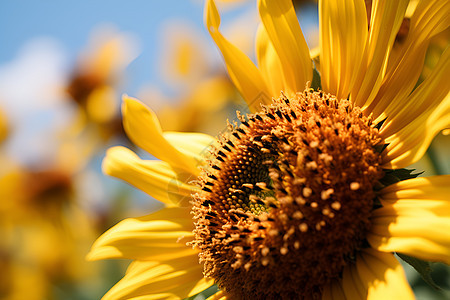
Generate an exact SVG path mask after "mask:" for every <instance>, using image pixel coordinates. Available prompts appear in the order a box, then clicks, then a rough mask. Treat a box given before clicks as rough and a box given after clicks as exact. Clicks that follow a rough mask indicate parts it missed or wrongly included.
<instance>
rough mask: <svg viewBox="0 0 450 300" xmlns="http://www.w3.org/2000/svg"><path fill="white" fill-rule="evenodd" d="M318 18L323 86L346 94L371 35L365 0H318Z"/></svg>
mask: <svg viewBox="0 0 450 300" xmlns="http://www.w3.org/2000/svg"><path fill="white" fill-rule="evenodd" d="M319 22H320V73H321V79H322V88H323V90H324V91H325V92H328V93H332V94H334V95H336V97H337V98H339V99H340V98H347V97H348V94H349V92H350V89H351V87H352V85H353V83H354V81H355V80H356V75H357V74H358V73H357V72H356V70H358V69H359V68H360V65H361V61H362V57H363V53H364V47H365V43H366V39H367V35H368V30H367V16H366V6H365V4H364V1H363V0H359V1H350V0H346V1H319Z"/></svg>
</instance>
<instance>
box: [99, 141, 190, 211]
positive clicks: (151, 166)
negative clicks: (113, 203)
mask: <svg viewBox="0 0 450 300" xmlns="http://www.w3.org/2000/svg"><path fill="white" fill-rule="evenodd" d="M102 167H103V172H104V173H106V174H108V175H110V176H114V177H117V178H119V179H122V180H124V181H126V182H128V183H129V184H131V185H133V186H135V187H136V188H138V189H140V190H142V191H144V192H145V193H147V194H149V195H150V196H152V197H155V198H156V199H157V200H159V201H161V202H163V203H165V204H166V205H169V206H173V205H176V206H183V205H188V202H189V200H190V197H191V194H192V193H194V192H195V190H196V187H195V186H192V185H190V184H188V183H187V182H189V181H191V180H193V179H195V178H196V177H194V176H192V175H191V174H189V173H184V172H182V171H181V170H175V169H174V168H173V167H172V166H170V165H169V164H168V163H166V162H163V161H159V160H142V159H140V158H139V157H138V156H137V155H136V154H135V153H134V152H133V151H131V150H129V149H127V148H125V147H121V146H117V147H113V148H110V149H108V151H107V152H106V157H105V158H104V160H103V165H102Z"/></svg>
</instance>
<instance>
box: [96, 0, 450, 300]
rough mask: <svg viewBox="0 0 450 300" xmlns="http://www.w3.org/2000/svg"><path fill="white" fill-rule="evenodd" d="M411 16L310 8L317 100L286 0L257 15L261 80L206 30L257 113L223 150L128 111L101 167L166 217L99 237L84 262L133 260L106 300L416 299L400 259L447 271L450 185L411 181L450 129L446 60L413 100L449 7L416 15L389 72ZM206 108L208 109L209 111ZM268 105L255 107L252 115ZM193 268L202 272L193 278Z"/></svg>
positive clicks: (138, 106)
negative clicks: (199, 299) (196, 298)
mask: <svg viewBox="0 0 450 300" xmlns="http://www.w3.org/2000/svg"><path fill="white" fill-rule="evenodd" d="M407 6H408V1H388V0H386V1H383V0H380V1H373V3H372V6H371V9H370V14H369V18H368V17H367V11H366V5H365V1H339V2H337V1H319V17H320V18H319V19H320V24H319V25H320V64H319V65H318V72H319V73H320V75H321V85H322V87H321V89H319V90H317V91H314V90H312V89H310V88H306V89H305V86H308V85H309V83H310V82H311V81H312V80H313V64H312V62H311V59H310V55H309V49H308V47H307V45H306V42H305V40H304V38H303V35H302V31H301V29H300V26H299V24H298V21H297V17H296V14H295V11H294V8H293V5H292V3H291V1H288V0H283V1H264V0H260V1H258V7H259V12H260V17H261V21H262V23H261V25H260V27H259V30H258V35H257V40H256V46H257V47H256V49H257V51H256V52H257V53H256V54H257V62H258V67H256V66H255V65H254V64H253V62H252V61H251V60H250V59H249V58H248V57H247V56H246V55H245V54H244V53H243V52H241V51H240V50H239V49H238V48H237V47H235V46H234V45H233V44H232V43H230V42H229V41H228V40H227V39H226V38H225V37H224V36H223V35H222V34H221V32H220V31H219V25H220V16H219V13H218V11H217V9H216V7H215V4H214V2H213V1H212V0H210V1H207V4H206V25H207V27H208V30H209V32H210V34H211V36H212V37H213V39H214V41H215V42H216V44H217V46H218V47H219V49H220V51H221V52H222V55H223V57H224V59H225V62H226V65H227V69H228V73H229V75H230V77H231V80H232V81H233V82H234V84H235V86H236V87H237V89H238V90H239V91H240V92H241V94H242V96H243V97H244V99H245V100H246V102H247V104H248V106H249V108H250V109H251V110H252V112H253V114H249V115H247V116H240V115H239V114H238V118H239V121H240V124H238V123H232V124H229V126H228V132H226V133H224V134H223V135H222V136H220V137H219V139H218V140H216V139H214V138H213V137H211V136H208V135H205V134H200V133H178V132H163V131H162V129H161V126H160V125H159V122H158V120H157V117H156V115H155V114H154V113H153V112H152V111H151V110H150V109H149V108H147V107H146V106H145V105H143V104H142V103H141V102H139V101H137V100H135V99H132V98H129V97H125V99H124V103H123V108H122V112H123V116H124V127H125V130H126V132H127V134H128V136H129V137H130V139H131V140H132V141H133V142H134V143H135V144H136V145H137V146H139V147H140V148H142V149H143V150H145V151H147V152H148V153H150V154H152V155H154V156H155V157H156V158H158V159H160V160H142V159H140V158H139V157H138V156H137V155H136V154H135V153H133V152H132V151H131V150H128V149H126V148H124V147H114V148H111V149H109V150H108V152H107V156H106V158H105V160H104V163H103V168H104V171H105V173H107V174H109V175H112V176H115V177H118V178H120V179H123V180H125V181H127V182H128V183H130V184H132V185H134V186H135V187H137V188H139V189H141V190H142V191H144V192H146V193H148V194H149V195H151V196H153V197H154V198H156V199H157V200H159V201H161V202H162V203H164V204H165V205H166V207H165V208H163V209H162V210H160V211H158V212H156V213H153V214H150V215H148V216H145V217H140V218H130V219H126V220H124V221H122V222H120V223H119V224H117V225H116V226H114V227H113V228H111V229H110V230H109V231H107V232H106V233H105V234H104V235H103V236H101V237H100V238H99V239H98V240H97V241H96V243H95V244H94V245H93V248H92V250H91V252H90V253H89V255H88V258H89V259H92V260H94V259H105V258H129V259H133V260H134V261H133V263H132V264H131V265H130V267H129V269H128V271H127V274H126V275H125V276H124V278H123V279H122V280H121V281H120V282H119V283H117V284H116V285H115V286H114V287H113V288H112V289H111V290H110V291H109V292H108V293H107V294H106V295H105V296H104V299H126V298H134V297H136V298H137V297H143V298H144V297H145V298H148V299H166V298H168V299H180V298H181V299H182V298H185V297H190V296H192V295H195V294H197V293H198V292H200V291H202V290H204V289H206V288H208V287H210V286H211V285H212V284H213V283H216V284H217V285H218V287H219V288H220V291H219V292H218V293H216V294H215V295H214V296H213V297H211V299H219V298H224V299H298V298H301V299H366V298H367V299H381V298H386V297H387V298H398V299H413V298H414V295H413V292H412V290H411V288H410V286H409V284H408V282H407V281H406V278H405V276H404V272H403V269H402V267H401V265H400V263H399V262H398V261H397V259H396V258H395V256H394V255H393V253H394V252H397V253H401V254H406V255H410V256H412V257H416V258H420V259H423V260H428V261H436V262H444V263H446V264H449V263H450V259H449V258H450V235H449V234H448V231H449V230H450V213H449V212H450V203H449V202H448V194H449V192H450V190H449V186H450V185H449V181H450V176H448V175H444V176H432V177H425V178H414V177H415V176H416V175H414V174H411V172H410V171H408V170H405V169H401V168H404V167H407V166H408V165H410V164H412V163H414V162H416V161H417V160H419V159H420V158H421V157H422V156H423V154H424V152H425V151H426V149H427V147H428V146H429V144H430V142H431V140H432V139H433V137H434V136H435V135H436V134H437V133H439V132H440V131H441V130H443V129H444V128H446V127H448V126H449V125H450V96H449V91H450V86H449V85H448V83H447V78H448V75H449V74H450V59H449V56H450V51H449V49H448V47H447V49H446V50H445V51H444V52H443V54H442V55H441V57H440V59H439V61H438V63H437V64H436V67H435V68H434V69H433V70H432V72H431V73H430V75H429V76H428V77H427V78H425V79H424V80H423V82H422V83H421V84H420V85H418V86H417V87H416V88H415V85H416V83H417V80H418V78H419V76H420V74H421V71H422V66H423V62H424V58H425V53H426V50H427V48H428V45H429V43H430V40H431V39H432V38H433V37H435V36H436V35H438V34H440V33H441V32H443V31H444V30H446V29H447V28H448V27H449V25H450V22H449V21H450V20H449V16H450V3H448V2H446V1H419V2H418V3H417V6H416V9H415V10H414V12H413V13H412V15H411V22H410V27H409V32H408V35H407V37H406V39H405V41H404V43H402V44H401V45H400V47H401V49H402V51H399V52H396V55H395V56H394V57H391V53H394V52H393V51H392V47H393V44H394V40H395V38H396V36H397V34H398V31H399V28H400V26H401V24H402V21H403V19H404V16H405V12H406V10H407ZM213 100H214V99H212V100H211V101H213ZM261 104H263V106H261ZM198 258H200V263H201V264H199V263H198Z"/></svg>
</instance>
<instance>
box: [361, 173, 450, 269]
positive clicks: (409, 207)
mask: <svg viewBox="0 0 450 300" xmlns="http://www.w3.org/2000/svg"><path fill="white" fill-rule="evenodd" d="M449 194H450V175H444V176H433V177H428V178H415V179H409V180H405V181H401V182H399V183H396V184H393V185H390V186H388V187H386V188H385V189H383V190H382V191H381V195H380V199H381V203H382V205H383V207H382V208H380V209H377V210H375V211H374V212H373V215H372V217H371V221H372V227H371V230H370V233H369V234H368V236H367V240H368V241H369V243H370V244H371V246H372V247H373V248H375V249H377V250H379V251H385V252H400V253H404V254H407V255H411V256H414V257H418V258H421V259H424V260H429V261H441V262H445V263H447V264H449V263H450V235H449V234H448V233H449V232H450V200H449V198H448V195H449Z"/></svg>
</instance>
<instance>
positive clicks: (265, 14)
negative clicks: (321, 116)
mask: <svg viewBox="0 0 450 300" xmlns="http://www.w3.org/2000/svg"><path fill="white" fill-rule="evenodd" d="M258 8H259V14H260V16H261V20H262V23H263V25H264V28H265V29H266V32H267V35H268V37H269V39H270V41H271V42H272V45H273V47H274V49H275V51H276V52H277V54H278V57H279V59H280V62H281V68H282V70H283V78H284V81H285V85H286V86H285V88H286V90H284V92H286V93H288V94H292V93H296V92H301V91H303V90H304V89H305V86H306V83H307V82H308V81H309V82H310V81H311V80H312V61H311V58H310V56H309V49H308V45H307V44H306V41H305V38H304V37H303V33H302V30H301V29H300V24H299V23H298V20H297V15H296V13H295V9H294V5H293V4H292V1H291V0H278V1H267V0H259V1H258ZM274 76H275V74H274ZM276 92H278V94H279V92H280V91H276ZM278 94H275V95H272V96H275V97H277V96H279V95H278Z"/></svg>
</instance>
